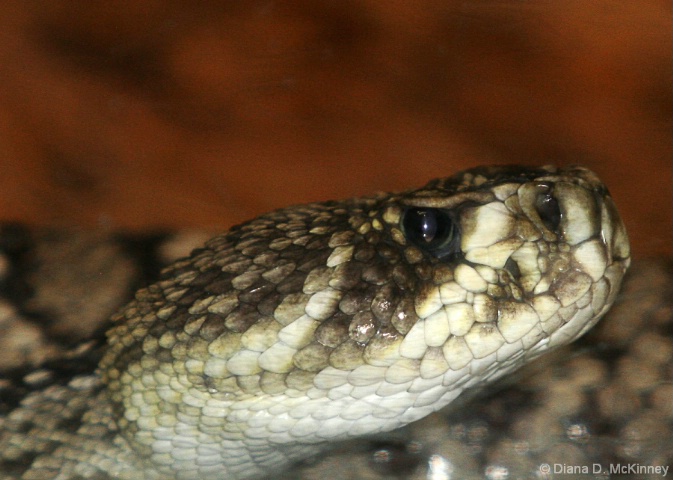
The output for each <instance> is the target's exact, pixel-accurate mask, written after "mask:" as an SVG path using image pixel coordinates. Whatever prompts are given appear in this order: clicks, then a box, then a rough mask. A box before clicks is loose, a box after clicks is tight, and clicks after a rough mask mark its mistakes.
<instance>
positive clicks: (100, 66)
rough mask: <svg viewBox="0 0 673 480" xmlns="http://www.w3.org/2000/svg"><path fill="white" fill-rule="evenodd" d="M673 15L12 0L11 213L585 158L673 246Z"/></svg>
mask: <svg viewBox="0 0 673 480" xmlns="http://www.w3.org/2000/svg"><path fill="white" fill-rule="evenodd" d="M671 32H672V29H671V5H670V2H669V1H660V0H656V1H655V0H651V1H650V0H643V1H639V2H624V1H621V0H613V1H607V0H592V1H591V2H586V1H583V0H564V1H556V0H548V1H544V0H540V1H535V2H521V1H493V0H488V1H485V0H474V1H470V2H464V1H456V0H445V1H443V2H439V1H417V2H402V1H394V2H393V1H384V2H382V1H378V0H361V1H355V0H354V1H343V0H340V1H336V0H333V1H321V2H315V1H304V2H302V1H291V2H280V1H278V2H271V1H249V2H230V1H227V2H221V3H215V2H177V1H168V0H164V1H162V0H149V1H143V2H114V1H106V2H89V1H86V0H81V1H60V2H57V1H54V2H26V1H23V0H17V1H12V0H9V1H3V2H2V3H0V39H1V41H0V55H1V58H0V218H1V219H3V220H18V221H23V222H28V223H32V224H41V225H43V224H48V225H81V226H87V227H101V226H102V227H104V228H125V229H137V230H151V229H156V228H164V227H170V228H173V227H182V226H207V227H222V228H224V227H227V226H230V225H231V224H233V223H235V222H239V221H242V220H245V219H247V218H250V217H251V216H254V215H256V214H258V213H260V212H263V211H266V210H269V209H272V208H276V207H280V206H285V205H287V204H291V203H298V202H305V201H312V200H321V199H329V198H340V197H347V196H353V195H361V194H367V193H371V192H372V191H378V190H395V189H403V188H407V187H411V186H417V185H420V184H423V183H425V181H427V180H428V179H430V178H432V177H436V176H445V175H448V174H450V173H453V172H454V171H456V170H458V169H462V168H463V167H466V166H472V165H476V164H480V163H495V162H500V163H526V164H540V163H549V162H552V163H561V164H566V163H583V164H585V165H587V166H589V167H591V168H593V169H594V170H596V171H597V172H598V173H599V174H600V175H601V176H602V177H603V178H604V180H605V181H606V183H607V184H608V185H609V186H610V189H611V191H612V194H613V196H614V197H615V199H616V201H617V204H618V205H619V206H620V207H621V210H622V212H623V214H624V217H625V218H626V222H627V226H628V228H629V231H630V234H631V237H632V239H633V243H634V248H635V251H636V254H637V255H638V256H641V257H642V256H649V255H652V254H660V253H666V254H669V255H670V254H671V244H672V231H673V227H672V220H671V211H672V198H673V193H672V190H671V185H672V171H671V169H672V141H671V117H672V111H671V110H672V109H671V104H672V99H671V81H672V77H673V74H672V62H671V42H672V38H671V36H672V33H671Z"/></svg>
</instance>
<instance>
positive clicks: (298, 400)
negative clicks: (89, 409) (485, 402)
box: [101, 167, 629, 479]
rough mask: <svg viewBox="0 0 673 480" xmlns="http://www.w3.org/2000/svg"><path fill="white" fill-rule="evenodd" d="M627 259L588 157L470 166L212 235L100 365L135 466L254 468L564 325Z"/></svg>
mask: <svg viewBox="0 0 673 480" xmlns="http://www.w3.org/2000/svg"><path fill="white" fill-rule="evenodd" d="M409 212H412V215H414V218H412V219H411V220H409V219H408V218H407V215H408V214H409ZM435 213H436V215H435ZM433 222H435V223H433ZM436 222H450V223H451V225H438V224H436ZM414 229H420V230H419V231H417V232H415V231H414ZM628 262H629V250H628V239H627V237H626V233H625V230H624V227H623V225H622V223H621V220H620V219H619V216H618V214H617V212H616V209H615V208H614V205H613V204H612V201H611V199H610V197H609V196H608V194H607V190H606V189H605V187H603V186H602V184H601V183H600V182H599V181H598V180H597V179H596V178H595V176H594V175H593V174H592V173H591V172H589V171H588V170H586V169H582V168H580V167H571V168H566V169H557V168H554V167H543V168H538V169H526V168H521V167H517V168H514V167H487V168H478V169H473V170H469V171H467V172H464V173H462V174H459V175H456V176H454V177H450V178H447V179H440V180H435V181H433V182H430V183H429V184H428V185H427V186H425V187H423V188H421V189H418V190H413V191H409V192H404V193H402V194H391V195H388V196H377V197H373V198H365V199H359V200H357V199H356V200H352V201H347V202H328V203H324V204H312V205H307V206H299V207H291V208H289V209H285V210H279V211H277V212H273V213H271V214H268V215H265V216H262V217H260V218H258V219H256V220H253V221H251V222H248V223H246V224H243V225H241V226H238V227H235V228H234V229H232V230H231V231H230V232H228V233H227V234H224V235H222V236H220V237H216V238H215V239H213V240H211V241H210V242H208V244H207V245H206V247H205V248H204V249H201V250H198V251H196V252H194V254H193V255H192V257H191V258H190V259H186V260H183V261H180V262H178V263H177V264H175V265H174V266H173V267H171V268H169V269H168V270H167V271H166V272H165V275H164V279H163V280H162V281H160V282H159V283H157V284H155V285H153V286H150V287H149V288H147V289H145V290H143V291H141V292H139V294H138V295H137V297H136V301H135V302H133V303H132V304H130V305H129V306H128V307H127V309H126V310H124V311H123V312H122V313H120V314H119V316H118V317H117V320H116V325H115V326H114V327H113V329H112V330H111V331H110V333H109V339H110V341H109V343H110V347H109V349H108V352H107V353H106V355H105V357H104V358H103V360H102V362H101V371H102V372H103V379H104V381H105V383H106V384H107V386H108V390H109V395H110V400H111V402H112V404H113V405H114V408H115V411H117V412H119V414H120V420H119V421H118V426H119V428H120V430H121V432H122V435H123V436H124V438H125V439H126V440H127V441H128V442H129V443H130V444H131V446H132V447H133V448H134V449H135V450H136V451H137V452H139V454H140V455H141V456H143V457H145V460H144V461H145V462H146V463H147V465H148V467H147V468H148V469H154V471H158V472H162V474H164V475H167V476H170V475H173V476H176V477H178V478H180V477H181V476H185V477H189V476H190V475H194V474H198V475H199V477H200V478H220V477H221V476H223V475H226V476H227V478H241V479H242V478H251V477H254V476H260V475H264V474H265V473H266V472H269V471H272V470H276V469H278V468H279V466H280V465H284V464H287V463H289V462H290V461H291V460H292V459H296V458H300V457H302V456H306V455H307V454H310V453H313V452H315V450H316V448H317V447H316V444H325V443H326V442H328V441H331V440H335V439H345V438H350V437H353V436H357V435H363V434H371V433H377V432H383V431H389V430H392V429H394V428H397V427H399V426H402V425H405V424H407V423H409V422H411V421H414V420H417V419H419V418H422V417H424V416H425V415H427V414H429V413H431V412H433V411H435V410H437V409H439V408H441V407H443V406H445V405H447V404H448V403H450V402H451V401H452V400H453V399H455V398H456V397H457V396H458V395H459V394H460V393H461V392H462V391H463V390H464V389H466V388H471V387H478V386H482V385H484V384H486V383H488V382H489V381H492V380H494V379H496V378H498V377H500V376H502V375H505V374H507V373H508V372H510V371H512V370H514V369H516V368H518V367H519V366H521V365H523V364H524V363H525V362H527V361H529V360H530V359H532V358H534V357H536V356H538V355H539V354H541V353H543V352H545V351H547V350H549V349H551V348H555V347H557V346H559V345H563V344H565V343H568V342H570V341H572V340H573V339H575V338H577V337H578V336H580V335H582V334H583V333H584V332H585V331H586V330H587V329H588V328H590V327H591V326H592V325H593V324H594V323H595V322H596V321H598V319H599V318H600V317H601V316H602V315H603V314H604V313H605V312H606V310H607V309H608V308H609V306H610V305H611V303H612V302H613V301H614V298H615V295H616V292H617V290H618V288H619V284H620V282H621V278H622V276H623V274H624V272H625V270H626V268H627V267H628ZM204 445H207V447H206V446H204ZM169 447H170V448H169Z"/></svg>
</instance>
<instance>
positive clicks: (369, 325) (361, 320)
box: [348, 312, 378, 343]
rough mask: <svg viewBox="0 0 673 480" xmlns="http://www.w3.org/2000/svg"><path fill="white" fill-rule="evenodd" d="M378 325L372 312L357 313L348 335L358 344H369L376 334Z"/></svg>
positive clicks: (349, 327)
mask: <svg viewBox="0 0 673 480" xmlns="http://www.w3.org/2000/svg"><path fill="white" fill-rule="evenodd" d="M377 325H378V321H377V319H376V318H375V317H374V315H373V314H372V313H371V312H360V313H356V314H355V316H353V319H352V320H351V323H350V325H349V326H348V335H349V337H350V338H351V339H353V340H355V341H356V342H358V343H367V342H368V341H369V339H371V338H372V337H373V336H374V334H376V329H377Z"/></svg>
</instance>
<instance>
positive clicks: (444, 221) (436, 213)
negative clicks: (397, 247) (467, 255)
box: [402, 208, 459, 258]
mask: <svg viewBox="0 0 673 480" xmlns="http://www.w3.org/2000/svg"><path fill="white" fill-rule="evenodd" d="M402 229H403V231H404V234H405V236H406V238H407V240H409V241H410V242H411V243H414V244H416V246H418V247H419V248H421V249H423V250H427V251H429V252H430V253H432V254H433V255H434V256H436V257H438V258H442V257H445V256H447V255H450V254H452V253H457V248H458V246H459V242H458V241H457V240H458V237H459V235H458V228H457V227H456V224H455V222H454V221H453V219H452V218H451V215H450V214H449V213H448V212H446V211H445V210H440V209H437V208H410V209H408V210H407V211H406V212H405V214H404V216H403V218H402Z"/></svg>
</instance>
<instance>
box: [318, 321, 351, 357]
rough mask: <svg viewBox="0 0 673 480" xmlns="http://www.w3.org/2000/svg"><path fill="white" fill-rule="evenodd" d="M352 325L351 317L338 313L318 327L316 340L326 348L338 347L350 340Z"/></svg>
mask: <svg viewBox="0 0 673 480" xmlns="http://www.w3.org/2000/svg"><path fill="white" fill-rule="evenodd" d="M350 323H351V317H350V316H348V315H345V314H343V313H341V312H337V313H335V314H334V315H333V316H332V317H331V318H328V319H327V320H325V321H323V322H322V323H321V324H320V325H319V326H318V328H317V329H316V331H315V334H314V336H315V339H316V340H317V341H318V342H320V343H321V344H322V345H325V346H326V347H331V348H335V347H338V346H339V345H341V344H342V343H343V342H345V341H346V340H347V339H348V329H349V327H350Z"/></svg>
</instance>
